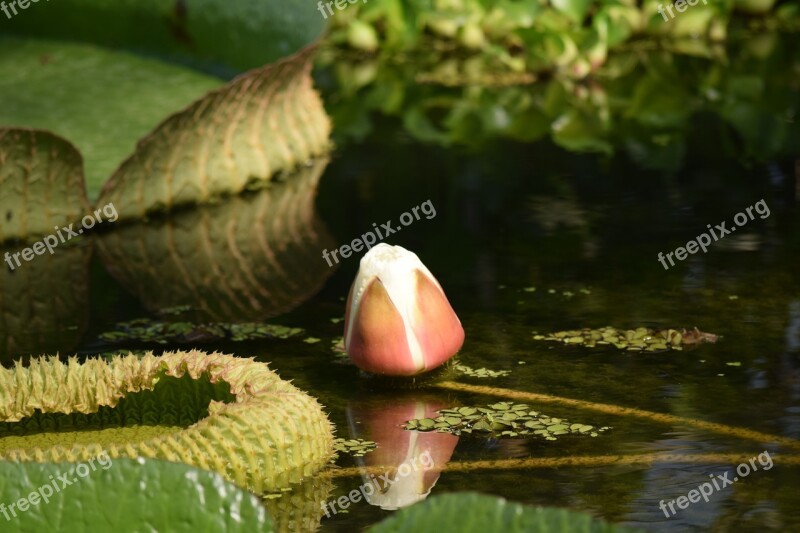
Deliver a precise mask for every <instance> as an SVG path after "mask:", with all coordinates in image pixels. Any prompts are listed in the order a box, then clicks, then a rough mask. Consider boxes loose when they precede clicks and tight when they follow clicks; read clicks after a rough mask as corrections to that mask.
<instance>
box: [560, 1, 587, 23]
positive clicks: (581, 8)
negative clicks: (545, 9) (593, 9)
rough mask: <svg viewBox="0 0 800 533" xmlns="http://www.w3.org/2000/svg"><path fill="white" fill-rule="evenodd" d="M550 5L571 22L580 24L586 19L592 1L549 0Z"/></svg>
mask: <svg viewBox="0 0 800 533" xmlns="http://www.w3.org/2000/svg"><path fill="white" fill-rule="evenodd" d="M550 3H551V4H552V5H553V7H554V8H556V9H557V10H559V11H561V12H562V13H564V14H565V15H567V16H568V17H569V18H571V19H572V21H573V22H576V23H580V22H582V21H583V19H584V18H585V17H586V12H587V11H589V6H590V5H591V4H592V0H550Z"/></svg>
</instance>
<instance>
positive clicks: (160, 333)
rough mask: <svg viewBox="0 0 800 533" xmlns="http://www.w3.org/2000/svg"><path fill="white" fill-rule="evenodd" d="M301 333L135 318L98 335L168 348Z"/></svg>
mask: <svg viewBox="0 0 800 533" xmlns="http://www.w3.org/2000/svg"><path fill="white" fill-rule="evenodd" d="M301 333H303V330H302V329H301V328H292V327H288V326H281V325H277V324H265V323H261V322H245V323H242V324H226V323H223V322H212V323H207V324H195V323H192V322H160V321H155V320H151V319H149V318H137V319H135V320H131V321H128V322H120V323H118V324H116V325H115V326H114V329H113V330H112V331H107V332H105V333H101V334H100V339H101V340H103V341H106V342H110V343H129V342H144V343H157V344H169V343H187V342H190V343H196V342H212V341H219V340H231V341H234V342H239V341H248V340H255V339H288V338H289V337H294V336H296V335H299V334H301Z"/></svg>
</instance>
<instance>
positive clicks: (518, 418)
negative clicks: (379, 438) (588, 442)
mask: <svg viewBox="0 0 800 533" xmlns="http://www.w3.org/2000/svg"><path fill="white" fill-rule="evenodd" d="M437 414H438V415H439V416H437V417H436V418H417V419H413V420H409V421H407V422H406V423H405V425H404V426H403V428H404V429H407V430H412V431H438V432H441V433H452V434H453V435H460V434H461V433H472V432H473V431H474V432H483V433H494V434H495V435H494V436H496V437H497V436H499V437H522V436H535V437H541V438H543V439H545V440H557V438H556V437H558V436H561V435H568V434H573V435H589V436H590V437H597V436H599V435H600V433H602V432H604V431H607V430H609V429H611V428H610V427H608V426H605V427H601V428H595V426H591V425H588V424H580V423H571V422H569V421H567V420H566V419H564V418H556V417H549V416H547V415H545V414H543V413H540V412H539V411H534V410H531V408H530V407H529V406H528V405H526V404H521V403H509V402H498V403H495V404H492V405H489V406H488V407H454V408H452V409H442V410H440V411H438V412H437Z"/></svg>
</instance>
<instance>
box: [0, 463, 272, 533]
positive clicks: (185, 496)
mask: <svg viewBox="0 0 800 533" xmlns="http://www.w3.org/2000/svg"><path fill="white" fill-rule="evenodd" d="M90 464H91V465H92V466H91V467H90ZM64 483H68V485H67V486H66V487H63V490H62V486H63V485H64ZM54 484H56V485H55V486H56V487H57V488H58V490H57V491H56V490H53V486H54ZM44 496H46V497H47V498H46V499H44ZM0 501H2V502H4V503H5V505H6V506H11V505H13V506H14V507H13V509H14V512H13V513H12V512H10V511H9V509H8V507H6V508H5V509H6V512H7V513H8V514H7V516H6V517H5V518H8V519H9V520H5V518H4V519H3V530H4V531H20V532H23V531H77V530H85V531H89V530H91V531H115V532H118V533H126V532H135V531H174V532H187V533H200V532H209V533H210V532H212V531H227V532H234V533H235V532H242V533H245V532H248V533H249V532H254V531H257V532H270V531H273V530H274V528H273V525H272V520H271V519H270V517H269V516H268V514H267V512H266V510H265V509H264V507H263V506H262V505H261V502H260V500H259V498H257V497H256V496H254V495H252V494H250V493H248V492H247V491H245V490H243V489H241V488H239V487H236V486H235V485H234V484H233V483H231V482H229V481H226V480H225V479H223V478H222V477H221V476H220V475H219V474H216V473H214V472H210V471H207V470H201V469H198V468H193V467H190V466H188V465H185V464H181V463H174V462H168V461H162V460H158V459H144V458H138V459H124V458H115V459H113V460H112V459H110V458H109V457H108V455H105V456H103V455H102V454H100V457H99V458H97V459H95V460H93V461H91V462H88V461H87V462H86V463H81V464H79V465H75V464H72V463H43V464H39V463H11V462H7V461H0ZM23 507H24V509H25V510H24V511H22V509H23ZM14 515H15V516H14Z"/></svg>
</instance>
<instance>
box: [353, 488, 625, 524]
mask: <svg viewBox="0 0 800 533" xmlns="http://www.w3.org/2000/svg"><path fill="white" fill-rule="evenodd" d="M368 531H369V532H370V533H392V532H414V533H428V532H430V533H439V532H441V531H459V532H462V533H471V532H475V533H478V532H483V531H502V532H504V533H516V532H520V533H522V532H524V533H536V532H541V533H545V532H546V533H559V532H563V533H581V532H607V533H616V532H624V531H632V530H630V529H627V528H622V527H618V526H614V525H611V524H608V523H606V522H603V521H601V520H598V519H596V518H593V517H592V516H590V515H588V514H584V513H578V512H574V511H569V510H566V509H555V508H546V507H530V506H527V505H521V504H518V503H513V502H509V501H506V500H504V499H503V498H498V497H496V496H489V495H484V494H477V493H471V492H462V493H451V494H443V495H439V496H434V497H433V498H430V499H428V500H426V501H424V502H421V503H418V504H416V505H412V506H411V507H407V508H405V509H402V510H400V511H398V512H397V513H395V514H394V515H393V516H392V517H390V518H388V519H386V520H384V521H383V522H380V523H379V524H377V525H375V526H373V527H372V528H370V529H369V530H368Z"/></svg>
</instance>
